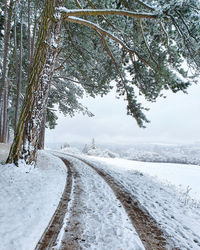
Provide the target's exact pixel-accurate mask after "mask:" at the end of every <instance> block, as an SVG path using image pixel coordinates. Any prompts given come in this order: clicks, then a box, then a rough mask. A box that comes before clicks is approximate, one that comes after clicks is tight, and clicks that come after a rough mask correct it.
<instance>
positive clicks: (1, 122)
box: [0, 0, 14, 143]
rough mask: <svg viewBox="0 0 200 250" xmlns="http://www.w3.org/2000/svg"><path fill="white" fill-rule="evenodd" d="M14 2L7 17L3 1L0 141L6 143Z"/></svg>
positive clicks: (11, 3) (11, 2)
mask: <svg viewBox="0 0 200 250" xmlns="http://www.w3.org/2000/svg"><path fill="white" fill-rule="evenodd" d="M13 5H14V2H13V1H12V0H11V1H10V5H9V9H8V18H7V1H5V22H4V24H5V36H4V58H3V70H2V81H1V88H0V126H1V128H0V142H4V143H6V140H7V125H8V121H7V119H8V110H7V109H8V107H7V106H8V105H7V104H8V83H7V73H8V47H9V39H10V28H11V19H12V11H13Z"/></svg>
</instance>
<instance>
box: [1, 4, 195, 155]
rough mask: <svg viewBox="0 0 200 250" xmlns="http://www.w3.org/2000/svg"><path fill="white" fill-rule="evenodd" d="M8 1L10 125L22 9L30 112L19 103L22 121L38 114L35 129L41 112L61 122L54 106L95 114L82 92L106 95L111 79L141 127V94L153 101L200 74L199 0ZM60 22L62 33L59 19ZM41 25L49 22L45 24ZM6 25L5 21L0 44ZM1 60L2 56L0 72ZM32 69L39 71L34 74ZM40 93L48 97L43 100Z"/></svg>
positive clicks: (184, 86)
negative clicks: (11, 6) (83, 101)
mask: <svg viewBox="0 0 200 250" xmlns="http://www.w3.org/2000/svg"><path fill="white" fill-rule="evenodd" d="M5 3H8V7H9V1H4V2H2V1H1V2H0V20H2V21H3V20H4V19H5V16H4V9H5ZM10 3H13V4H14V11H13V14H12V19H13V20H14V22H13V21H12V23H11V29H10V42H9V53H8V74H7V76H6V81H7V82H9V84H8V85H6V86H8V90H9V95H8V100H7V103H8V109H9V115H10V118H6V119H8V120H10V125H12V126H14V123H15V121H16V118H14V114H15V112H16V110H15V108H14V105H15V103H16V102H17V101H16V94H17V93H19V88H18V87H16V86H17V85H16V82H17V80H18V79H19V76H18V71H19V62H18V60H17V58H18V55H19V53H20V39H21V38H20V22H21V20H22V19H20V15H22V16H23V23H22V25H23V26H22V27H23V34H22V39H23V57H22V67H20V72H21V73H22V79H21V90H20V106H21V104H22V99H24V96H25V101H24V106H23V107H24V109H26V112H24V111H23V110H22V112H24V113H23V114H24V116H23V115H21V118H20V119H21V120H20V121H19V127H20V122H22V117H23V119H24V122H25V123H29V121H28V119H29V120H31V121H32V119H33V118H31V117H35V116H37V117H38V118H37V122H38V124H37V128H40V126H41V120H42V118H41V117H43V114H44V113H47V119H46V121H47V123H46V124H47V125H48V126H49V127H50V128H53V127H54V126H55V125H56V115H55V111H54V106H55V105H57V107H58V108H59V110H60V111H61V112H63V113H64V114H65V115H70V116H73V115H74V113H75V112H77V111H78V112H82V113H84V114H87V115H89V116H91V115H92V114H91V113H90V112H89V111H88V109H87V108H86V107H84V106H83V105H82V104H81V103H80V98H82V97H83V95H84V94H86V95H90V96H92V97H95V96H96V95H101V96H103V95H105V94H107V93H108V92H109V91H110V90H111V89H112V84H111V82H112V83H113V81H114V82H115V83H116V88H117V94H118V97H119V98H120V97H121V98H123V99H124V100H125V101H126V102H127V114H128V115H131V116H133V117H134V118H135V119H136V121H137V123H138V125H139V126H140V127H145V123H147V122H149V121H148V119H147V118H146V114H145V113H146V112H145V110H147V109H146V108H144V107H143V106H142V104H141V103H140V102H139V101H138V98H137V97H138V94H140V95H143V96H144V97H145V98H146V100H148V101H150V102H155V101H156V99H157V98H158V97H159V96H163V97H164V96H165V95H164V94H165V91H166V90H171V91H172V92H174V93H176V92H178V91H183V92H185V93H186V92H187V88H188V87H189V86H190V85H191V84H194V83H196V82H197V77H198V76H199V73H200V72H199V68H200V67H199V66H200V15H199V12H200V2H199V1H194V0H176V1H175V0H152V1H150V2H149V1H147V0H132V1H130V0H98V1H97V0H94V1H91V0H69V1H61V0H53V1H49V0H45V1H38V0H29V1H23V0H19V1H14V0H13V1H10ZM54 6H55V7H54ZM45 11H46V12H48V11H50V12H49V16H48V17H47V20H46V24H44V20H43V19H44V17H45ZM45 18H46V17H45ZM53 22H54V23H55V25H53ZM59 22H60V23H61V26H60V27H61V28H60V32H59V35H58V31H57V30H56V23H59ZM42 25H43V26H42ZM42 27H45V28H43V30H42ZM45 29H46V30H45ZM50 29H52V31H51V32H50ZM15 30H16V34H17V35H16V37H15ZM5 31H6V28H5V27H4V25H3V24H2V22H1V24H0V43H1V44H2V45H4V35H5ZM36 41H37V42H36ZM55 41H56V43H55ZM45 51H46V52H45ZM53 51H54V52H53ZM50 52H51V53H50ZM34 53H35V56H33V55H34ZM37 53H41V56H42V57H40V56H38V55H39V54H37ZM42 53H43V54H42ZM0 54H1V58H3V56H4V54H5V51H4V50H3V49H0ZM50 55H54V56H53V57H52V58H53V59H52V58H49V56H50ZM38 58H40V59H39V60H40V61H37V60H38ZM51 60H53V61H51ZM48 63H49V65H51V67H52V72H51V76H46V75H45V72H46V71H45V69H46V70H47V68H48ZM3 64H4V63H3V60H2V59H1V60H0V74H1V75H0V78H2V72H3V71H2V69H3V67H4V66H5V65H3ZM35 72H38V75H34V73H35ZM33 77H34V78H33ZM45 77H46V78H48V81H49V82H48V86H46V85H45V86H46V87H45V88H43V87H42V85H40V84H41V81H42V80H41V79H44V78H45ZM28 82H29V85H28ZM50 82H51V85H50ZM1 84H2V83H1ZM27 86H29V87H28V88H27ZM49 88H50V92H49ZM25 89H27V90H26V94H25ZM32 91H34V93H35V97H33V93H32ZM39 91H40V93H39ZM44 91H46V92H45V95H44V93H43V92H44ZM43 95H44V96H45V98H43V99H42V96H43ZM46 97H48V101H47V100H46ZM31 98H32V99H31ZM28 102H31V104H28ZM36 103H37V105H36ZM46 110H47V111H46ZM34 112H35V116H33V113H34ZM0 113H1V114H2V112H0ZM28 113H29V115H28ZM36 113H38V114H36ZM26 114H27V115H26ZM14 120H15V121H14ZM34 122H35V121H34ZM34 122H33V121H32V123H33V124H34ZM33 124H32V125H27V126H29V129H30V130H31V129H32V128H33V127H34V126H33ZM23 126H24V125H23ZM23 126H22V127H21V128H22V129H20V130H18V131H17V133H16V138H22V137H23V138H25V137H26V136H27V137H28V136H29V137H30V135H29V133H30V130H29V132H28V131H26V132H25V131H24V129H23ZM0 131H1V129H0ZM19 133H24V134H23V136H22V135H19ZM36 137H37V135H36ZM24 140H25V139H24ZM34 142H35V144H34V145H33V144H32V146H33V147H35V148H36V149H37V142H38V139H37V138H36V139H34ZM23 143H24V142H22V141H21V139H20V140H19V142H18V143H17V145H18V146H19V147H21V150H22V151H23V150H24V147H23V146H22V145H23ZM18 146H17V147H18ZM14 148H15V147H14ZM30 148H31V147H30ZM12 150H16V148H15V149H12ZM18 150H20V149H19V148H18ZM29 151H30V149H28V154H30V152H29ZM15 155H16V154H15ZM21 155H23V153H22V154H21ZM11 158H12V157H10V159H11ZM22 158H23V157H22ZM33 158H34V157H33ZM31 159H32V158H31ZM33 160H34V159H33Z"/></svg>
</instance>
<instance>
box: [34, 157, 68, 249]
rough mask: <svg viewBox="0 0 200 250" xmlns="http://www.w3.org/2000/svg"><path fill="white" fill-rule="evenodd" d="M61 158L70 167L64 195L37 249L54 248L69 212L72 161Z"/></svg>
mask: <svg viewBox="0 0 200 250" xmlns="http://www.w3.org/2000/svg"><path fill="white" fill-rule="evenodd" d="M61 160H62V161H63V162H64V163H65V165H66V167H67V169H68V174H67V180H66V185H65V189H64V191H63V195H62V197H61V200H60V202H59V204H58V207H57V209H56V211H55V213H54V215H53V217H52V219H51V221H50V222H49V225H48V227H47V228H46V230H45V232H44V233H43V235H42V237H41V238H40V240H39V242H38V244H37V246H36V247H35V250H44V249H45V250H46V249H52V248H53V247H54V246H55V244H56V240H57V237H58V234H59V232H60V230H61V228H62V225H63V220H64V217H65V214H66V212H67V207H68V203H69V201H70V196H71V190H72V171H71V163H70V162H69V161H68V160H66V159H64V158H61Z"/></svg>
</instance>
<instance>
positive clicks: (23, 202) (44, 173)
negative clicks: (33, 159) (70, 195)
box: [0, 146, 67, 250]
mask: <svg viewBox="0 0 200 250" xmlns="http://www.w3.org/2000/svg"><path fill="white" fill-rule="evenodd" d="M6 147H7V146H6ZM2 152H3V151H2V150H1V154H5V152H4V153H2ZM0 168H1V171H0V225H1V227H0V241H1V250H13V249H14V250H32V249H34V247H35V245H36V244H37V242H38V241H39V239H40V237H41V235H42V234H43V232H44V230H45V228H46V227H47V225H48V223H49V221H50V219H51V217H52V215H53V213H54V212H55V209H56V208H57V205H58V203H59V201H60V197H61V195H62V192H63V189H64V187H65V181H66V176H67V170H66V167H65V165H64V164H63V162H62V161H61V160H60V159H58V158H56V157H54V156H52V155H50V154H47V153H46V152H44V151H41V152H39V155H38V165H37V168H34V169H33V168H30V167H24V166H20V167H18V168H17V167H15V166H14V165H8V164H7V165H0Z"/></svg>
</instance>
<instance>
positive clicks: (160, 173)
mask: <svg viewBox="0 0 200 250" xmlns="http://www.w3.org/2000/svg"><path fill="white" fill-rule="evenodd" d="M92 159H97V160H99V161H101V162H103V163H106V164H109V165H110V166H113V167H115V169H119V170H120V169H121V170H137V171H140V172H142V173H145V174H148V175H150V176H153V177H157V178H158V180H159V181H162V182H164V183H166V184H172V185H174V186H176V187H177V189H180V191H182V192H183V193H184V192H185V194H187V195H188V198H189V197H191V199H196V200H199V202H200V184H199V180H200V166H196V165H186V164H174V163H155V162H154V163H153V162H139V161H131V160H125V159H121V158H115V159H110V158H102V157H94V158H93V157H92Z"/></svg>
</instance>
